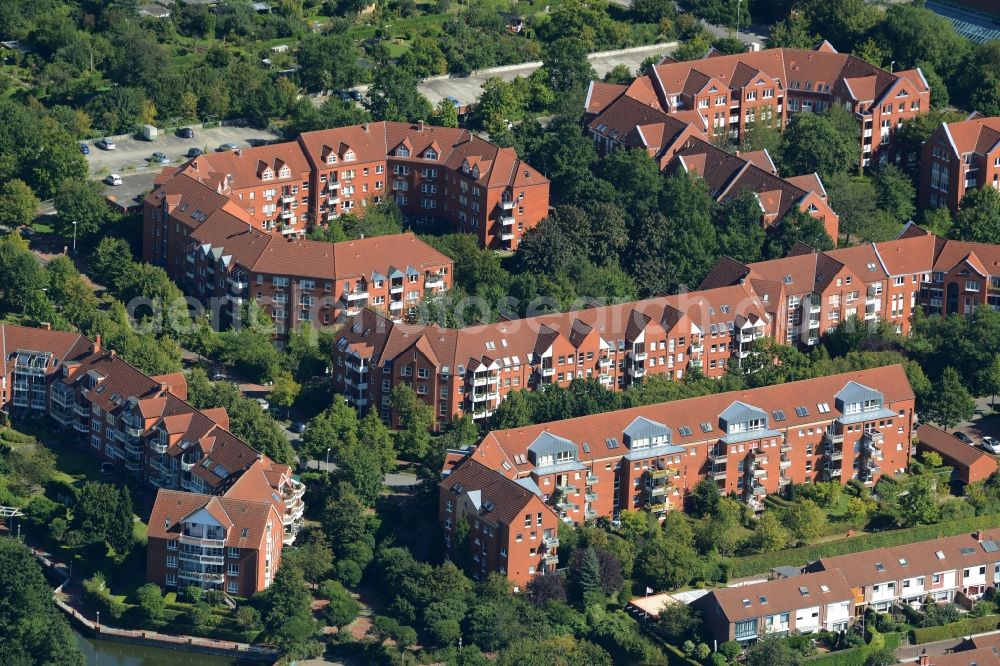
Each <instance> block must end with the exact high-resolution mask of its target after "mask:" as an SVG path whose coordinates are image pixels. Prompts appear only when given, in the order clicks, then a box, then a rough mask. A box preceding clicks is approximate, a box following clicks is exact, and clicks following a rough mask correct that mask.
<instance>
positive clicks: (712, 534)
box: [698, 497, 744, 555]
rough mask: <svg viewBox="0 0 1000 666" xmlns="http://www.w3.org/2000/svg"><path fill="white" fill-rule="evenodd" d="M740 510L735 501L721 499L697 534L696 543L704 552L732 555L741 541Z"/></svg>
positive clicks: (725, 498) (726, 498)
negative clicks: (716, 551)
mask: <svg viewBox="0 0 1000 666" xmlns="http://www.w3.org/2000/svg"><path fill="white" fill-rule="evenodd" d="M741 515H742V509H740V504H739V502H737V501H736V500H734V499H732V498H729V497H722V498H720V499H719V503H718V505H717V506H716V508H715V512H714V513H713V514H712V515H711V516H709V517H708V518H706V519H705V520H704V521H703V522H702V524H701V529H700V531H699V534H698V543H699V545H700V546H701V549H702V550H703V551H705V552H708V551H710V550H712V549H713V548H714V549H715V550H718V551H719V553H720V554H721V555H732V554H733V553H734V552H736V549H737V548H738V547H739V546H740V544H741V543H742V541H743V538H744V536H743V526H742V524H741Z"/></svg>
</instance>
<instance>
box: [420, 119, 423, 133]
mask: <svg viewBox="0 0 1000 666" xmlns="http://www.w3.org/2000/svg"><path fill="white" fill-rule="evenodd" d="M419 128H420V130H419V131H421V132H423V131H424V121H422V120H421V121H420V124H419Z"/></svg>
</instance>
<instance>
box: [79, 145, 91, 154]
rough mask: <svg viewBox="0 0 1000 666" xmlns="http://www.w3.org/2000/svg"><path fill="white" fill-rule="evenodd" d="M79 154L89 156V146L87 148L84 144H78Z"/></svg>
mask: <svg viewBox="0 0 1000 666" xmlns="http://www.w3.org/2000/svg"><path fill="white" fill-rule="evenodd" d="M80 152H81V153H83V154H84V155H89V154H90V146H88V145H87V144H85V143H81V144H80Z"/></svg>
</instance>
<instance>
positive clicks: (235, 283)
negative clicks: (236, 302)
mask: <svg viewBox="0 0 1000 666" xmlns="http://www.w3.org/2000/svg"><path fill="white" fill-rule="evenodd" d="M226 282H228V283H229V286H230V288H232V289H234V290H235V291H243V290H244V289H246V288H247V287H249V286H250V282H249V281H248V280H247V276H246V274H245V273H239V274H233V275H230V276H229V277H227V278H226Z"/></svg>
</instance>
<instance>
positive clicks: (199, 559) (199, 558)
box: [177, 550, 226, 567]
mask: <svg viewBox="0 0 1000 666" xmlns="http://www.w3.org/2000/svg"><path fill="white" fill-rule="evenodd" d="M177 559H179V560H180V561H181V562H194V563H196V564H214V565H217V566H220V567H221V566H222V565H223V564H225V563H226V558H225V557H224V556H223V555H203V554H201V553H190V552H184V551H183V550H182V551H180V552H179V553H178V554H177Z"/></svg>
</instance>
